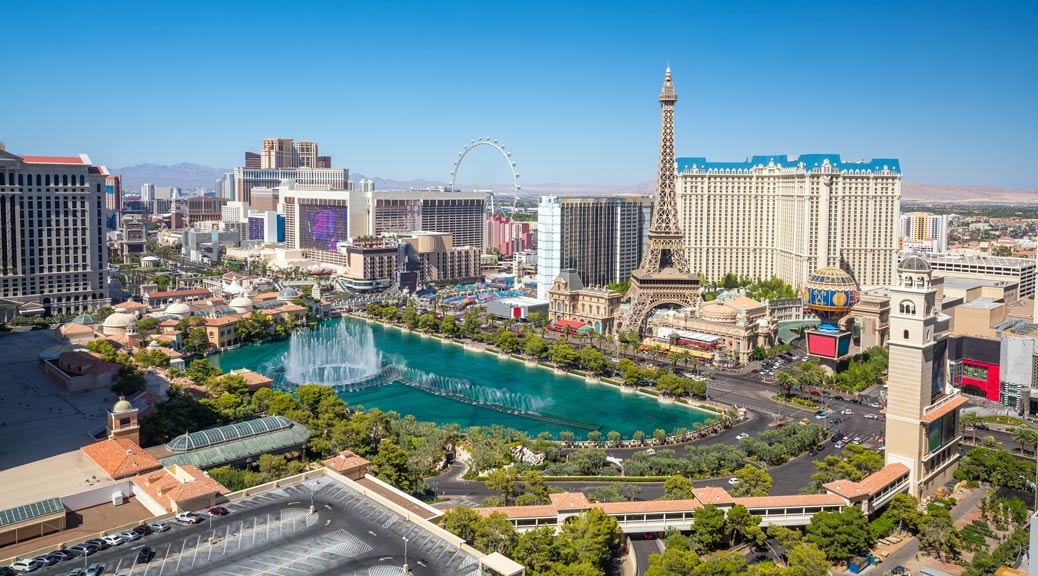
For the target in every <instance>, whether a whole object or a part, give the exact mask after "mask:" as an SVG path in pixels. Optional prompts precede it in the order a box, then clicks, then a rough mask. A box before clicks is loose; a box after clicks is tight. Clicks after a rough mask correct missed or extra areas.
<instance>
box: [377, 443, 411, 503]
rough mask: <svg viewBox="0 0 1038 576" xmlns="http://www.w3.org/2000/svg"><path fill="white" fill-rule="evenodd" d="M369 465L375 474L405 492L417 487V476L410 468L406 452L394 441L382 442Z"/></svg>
mask: <svg viewBox="0 0 1038 576" xmlns="http://www.w3.org/2000/svg"><path fill="white" fill-rule="evenodd" d="M371 465H372V470H373V471H374V473H375V475H376V476H378V477H379V478H381V479H382V480H385V481H386V482H389V483H390V484H392V485H393V486H396V487H397V488H400V489H401V490H404V491H405V492H413V491H414V490H415V489H416V488H417V486H416V481H417V480H419V478H416V477H415V476H416V475H415V474H414V472H413V471H412V470H411V467H410V465H409V462H408V455H407V452H406V451H405V450H404V449H403V448H401V447H400V446H399V445H398V444H396V443H395V442H391V441H385V442H382V443H381V444H380V445H379V447H378V453H377V454H375V457H374V458H372V460H371Z"/></svg>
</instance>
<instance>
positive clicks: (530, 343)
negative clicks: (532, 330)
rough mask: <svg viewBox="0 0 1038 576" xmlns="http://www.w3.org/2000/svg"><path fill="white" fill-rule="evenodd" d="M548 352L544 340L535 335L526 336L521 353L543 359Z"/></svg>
mask: <svg viewBox="0 0 1038 576" xmlns="http://www.w3.org/2000/svg"><path fill="white" fill-rule="evenodd" d="M547 351H548V344H547V343H546V342H545V341H544V338H542V337H540V336H538V335H536V334H528V335H527V336H526V338H525V342H524V343H523V353H524V354H526V355H527V356H533V357H535V358H543V357H544V355H545V354H546V353H547Z"/></svg>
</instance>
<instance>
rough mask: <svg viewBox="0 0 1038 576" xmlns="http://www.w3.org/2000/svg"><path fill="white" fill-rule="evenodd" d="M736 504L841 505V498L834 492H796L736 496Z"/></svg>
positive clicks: (755, 506) (758, 505) (768, 506)
mask: <svg viewBox="0 0 1038 576" xmlns="http://www.w3.org/2000/svg"><path fill="white" fill-rule="evenodd" d="M735 503H736V504H742V505H743V506H745V507H747V508H750V509H753V508H771V507H775V506H829V505H834V506H843V505H844V504H846V502H845V501H844V499H843V498H841V497H839V496H837V495H836V494H796V495H792V496H757V497H751V498H736V499H735Z"/></svg>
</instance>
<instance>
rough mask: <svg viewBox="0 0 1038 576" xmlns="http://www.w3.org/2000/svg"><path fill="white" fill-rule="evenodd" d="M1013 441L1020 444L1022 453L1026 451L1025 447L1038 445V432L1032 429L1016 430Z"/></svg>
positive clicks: (1014, 430) (1022, 428)
mask: <svg viewBox="0 0 1038 576" xmlns="http://www.w3.org/2000/svg"><path fill="white" fill-rule="evenodd" d="M1012 435H1013V441H1014V442H1017V443H1019V444H1020V452H1023V451H1024V446H1025V445H1026V446H1030V445H1032V444H1038V432H1035V431H1034V430H1031V429H1030V428H1024V427H1019V428H1014V429H1013V432H1012Z"/></svg>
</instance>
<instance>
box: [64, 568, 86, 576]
mask: <svg viewBox="0 0 1038 576" xmlns="http://www.w3.org/2000/svg"><path fill="white" fill-rule="evenodd" d="M85 574H86V572H84V571H83V569H82V568H73V569H72V571H71V572H69V573H68V576H84V575H85Z"/></svg>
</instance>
